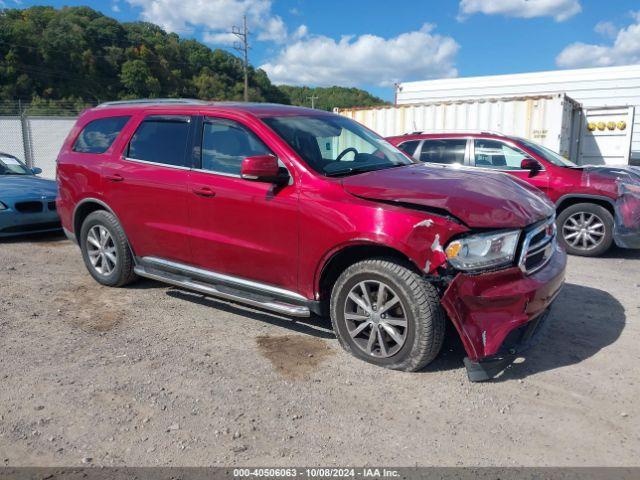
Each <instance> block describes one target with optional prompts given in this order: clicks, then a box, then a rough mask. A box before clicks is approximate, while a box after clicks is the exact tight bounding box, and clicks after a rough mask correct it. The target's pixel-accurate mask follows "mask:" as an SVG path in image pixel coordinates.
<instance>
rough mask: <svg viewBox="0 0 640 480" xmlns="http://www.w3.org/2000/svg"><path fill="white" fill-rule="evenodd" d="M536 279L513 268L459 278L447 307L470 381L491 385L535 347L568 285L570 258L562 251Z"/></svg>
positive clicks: (445, 298) (447, 296)
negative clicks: (564, 286)
mask: <svg viewBox="0 0 640 480" xmlns="http://www.w3.org/2000/svg"><path fill="white" fill-rule="evenodd" d="M554 248H555V251H554V253H553V255H552V256H551V258H550V259H549V262H548V263H547V264H546V265H545V266H544V267H543V268H542V269H540V270H539V271H537V272H536V273H534V274H532V275H527V274H525V273H524V272H523V271H522V270H521V269H520V268H518V267H513V268H509V269H507V270H501V271H497V272H492V273H486V274H480V275H470V274H465V273H459V274H458V275H457V276H456V277H455V278H454V279H453V281H452V282H451V283H450V284H449V286H448V288H447V290H446V291H445V293H444V295H443V297H442V306H443V307H444V309H445V311H446V312H447V314H448V315H449V318H450V319H451V321H452V323H453V324H454V326H455V328H456V329H457V331H458V333H459V334H460V338H461V340H462V344H463V345H464V348H465V350H466V352H467V358H465V365H466V366H467V372H468V375H469V379H470V380H471V381H481V380H488V379H489V378H492V377H493V376H495V375H497V374H498V373H499V372H500V371H501V370H503V369H504V368H505V367H506V366H507V365H508V364H509V363H510V362H511V361H512V360H513V359H514V358H515V356H517V354H518V353H522V351H523V350H524V349H525V348H527V347H529V346H531V343H532V342H533V339H534V338H535V337H536V336H537V334H538V333H539V331H540V327H541V326H542V325H543V324H544V322H545V318H546V316H547V314H548V311H549V307H550V306H551V303H552V302H553V301H554V300H555V298H556V297H557V295H558V293H559V292H560V289H561V288H562V286H563V284H564V276H565V268H566V263H567V256H566V253H565V252H564V250H562V249H561V248H560V247H559V246H557V245H555V246H554Z"/></svg>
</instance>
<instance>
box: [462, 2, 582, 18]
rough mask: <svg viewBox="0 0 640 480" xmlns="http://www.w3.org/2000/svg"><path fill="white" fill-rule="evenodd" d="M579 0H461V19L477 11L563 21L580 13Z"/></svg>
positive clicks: (487, 13)
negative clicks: (551, 18)
mask: <svg viewBox="0 0 640 480" xmlns="http://www.w3.org/2000/svg"><path fill="white" fill-rule="evenodd" d="M581 11H582V6H581V5H580V1H579V0H460V14H459V17H458V18H459V19H460V20H462V19H464V18H465V17H467V16H469V15H473V14H475V13H484V14H485V15H505V16H507V17H518V18H534V17H553V18H554V19H555V20H556V21H557V22H562V21H564V20H567V19H568V18H570V17H572V16H574V15H576V14H578V13H580V12H581Z"/></svg>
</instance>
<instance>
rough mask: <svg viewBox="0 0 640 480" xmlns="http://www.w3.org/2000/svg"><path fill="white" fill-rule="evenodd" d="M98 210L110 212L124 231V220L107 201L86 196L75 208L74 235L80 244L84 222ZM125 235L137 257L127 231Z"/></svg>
mask: <svg viewBox="0 0 640 480" xmlns="http://www.w3.org/2000/svg"><path fill="white" fill-rule="evenodd" d="M98 210H104V211H106V212H109V213H110V214H111V215H113V216H114V217H115V218H116V220H117V222H118V223H119V224H120V227H121V228H122V230H123V232H124V227H122V222H120V219H119V218H118V215H117V214H116V213H115V212H114V211H113V209H112V208H111V207H110V206H109V205H108V204H107V203H105V202H104V201H102V200H100V199H98V198H92V197H90V198H84V199H82V200H81V201H80V202H78V204H77V205H76V207H75V209H74V210H73V235H74V237H75V239H76V241H77V243H78V245H80V230H81V228H82V223H83V222H84V220H85V219H86V218H87V217H88V216H89V215H90V214H92V213H93V212H96V211H98ZM124 236H125V238H126V239H127V244H128V245H129V249H130V250H131V253H132V254H133V256H134V258H135V253H134V251H133V248H132V246H131V242H130V241H129V238H128V237H127V233H126V232H124Z"/></svg>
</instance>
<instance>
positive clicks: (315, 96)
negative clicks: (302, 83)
mask: <svg viewBox="0 0 640 480" xmlns="http://www.w3.org/2000/svg"><path fill="white" fill-rule="evenodd" d="M319 98H320V97H318V96H317V95H311V96H310V97H307V100H310V101H311V108H316V100H318V99H319Z"/></svg>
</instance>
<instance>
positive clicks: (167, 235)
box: [103, 111, 193, 263]
mask: <svg viewBox="0 0 640 480" xmlns="http://www.w3.org/2000/svg"><path fill="white" fill-rule="evenodd" d="M192 124H193V117H190V116H185V115H174V114H172V113H170V112H166V113H163V112H158V111H155V112H154V113H147V114H143V115H140V116H139V117H137V118H135V121H134V124H133V125H132V127H131V129H128V138H126V140H125V141H123V143H122V144H121V145H120V150H119V153H118V154H116V155H113V156H112V157H111V159H110V160H109V161H108V162H106V163H105V165H104V167H103V177H104V183H103V184H104V196H105V199H106V201H107V203H108V204H109V206H110V207H111V208H112V209H113V210H114V212H115V213H116V215H117V216H118V218H119V220H120V222H121V223H122V226H123V228H124V230H125V232H126V233H127V236H128V238H129V241H130V243H131V246H132V248H133V250H134V252H135V254H136V255H137V256H140V257H145V256H154V257H161V258H166V259H170V260H175V261H179V262H184V263H188V262H190V261H191V253H190V251H189V241H188V234H189V221H188V213H187V208H188V204H187V192H188V190H187V182H188V180H189V170H190V168H191V163H190V162H191V160H190V159H191V157H190V156H189V155H188V153H187V151H188V146H189V142H190V136H191V135H192Z"/></svg>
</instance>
